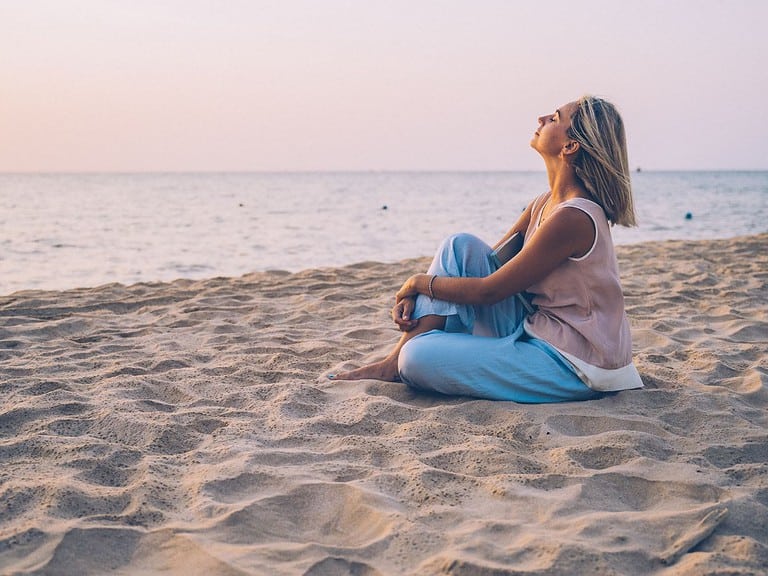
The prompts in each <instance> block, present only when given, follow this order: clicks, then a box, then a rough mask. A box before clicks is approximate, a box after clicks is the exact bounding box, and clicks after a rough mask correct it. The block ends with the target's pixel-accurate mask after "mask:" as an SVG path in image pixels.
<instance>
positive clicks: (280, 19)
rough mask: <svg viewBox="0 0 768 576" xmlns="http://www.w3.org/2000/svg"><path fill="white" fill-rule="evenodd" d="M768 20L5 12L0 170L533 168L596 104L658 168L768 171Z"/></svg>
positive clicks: (255, 1) (712, 4) (421, 3)
mask: <svg viewBox="0 0 768 576" xmlns="http://www.w3.org/2000/svg"><path fill="white" fill-rule="evenodd" d="M766 22H768V2H765V1H763V0H728V1H725V0H723V1H715V0H689V1H683V0H677V1H674V0H666V1H661V0H650V1H642V2H639V1H637V2H618V1H616V0H589V1H586V2H574V1H569V2H565V1H560V0H558V1H551V2H546V1H514V0H506V1H504V0H443V1H438V0H434V1H433V0H408V1H405V0H386V1H379V0H355V1H345V0H274V1H267V0H263V1H262V0H154V1H151V0H0V85H2V97H0V171H5V172H9V171H208V170H222V171H225V170H244V171H250V170H270V171H271V170H529V169H542V168H543V166H542V163H541V160H540V159H539V157H538V156H537V155H536V153H535V152H533V151H532V150H531V149H530V148H529V145H528V144H529V141H530V138H531V135H532V133H533V131H534V130H535V128H536V117H537V116H539V115H541V114H543V113H546V112H549V111H551V110H553V109H554V108H556V107H557V106H559V105H560V104H563V103H564V102H567V101H569V100H572V99H575V98H576V97H578V96H580V95H581V94H583V93H587V92H588V93H594V94H598V95H601V96H605V97H607V98H608V99H610V100H612V101H614V102H615V103H616V104H617V105H618V106H619V108H620V110H621V111H622V112H623V114H624V119H625V122H626V124H627V130H628V134H629V150H630V163H631V164H632V166H633V167H634V166H642V168H644V169H647V170H661V169H663V170H670V169H694V170H706V169H762V170H765V169H768V151H767V149H768V146H767V145H768V112H767V111H766V110H767V109H768V98H766V93H768V63H766V62H765V57H766V55H768V32H767V31H766V30H767V28H766Z"/></svg>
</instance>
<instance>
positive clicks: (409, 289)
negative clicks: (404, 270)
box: [395, 274, 429, 302]
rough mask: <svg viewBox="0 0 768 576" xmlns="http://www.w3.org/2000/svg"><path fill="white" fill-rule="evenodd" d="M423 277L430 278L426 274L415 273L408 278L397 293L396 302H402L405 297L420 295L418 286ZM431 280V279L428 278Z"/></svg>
mask: <svg viewBox="0 0 768 576" xmlns="http://www.w3.org/2000/svg"><path fill="white" fill-rule="evenodd" d="M423 278H427V279H428V278H429V276H427V275H426V274H414V275H413V276H411V277H410V278H408V280H406V281H405V282H404V283H403V285H402V286H401V287H400V290H398V291H397V294H395V302H400V300H402V299H403V298H409V297H413V296H418V295H419V290H418V289H417V286H418V285H419V280H421V279H423ZM427 281H429V280H427Z"/></svg>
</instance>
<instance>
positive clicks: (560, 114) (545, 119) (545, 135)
mask: <svg viewBox="0 0 768 576" xmlns="http://www.w3.org/2000/svg"><path fill="white" fill-rule="evenodd" d="M577 108H578V103H577V102H569V103H568V104H565V105H564V106H561V107H560V108H558V109H557V110H555V111H554V112H553V113H552V114H547V115H546V116H539V129H538V130H536V133H535V134H534V135H533V138H532V139H531V147H532V148H533V149H534V150H536V151H537V152H538V153H539V154H541V155H542V156H558V155H559V154H560V152H562V151H563V148H564V147H565V145H566V144H568V142H570V141H571V139H570V138H569V137H568V129H569V128H570V127H571V116H572V115H573V113H574V112H576V109H577Z"/></svg>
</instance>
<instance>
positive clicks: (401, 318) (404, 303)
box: [392, 296, 419, 332]
mask: <svg viewBox="0 0 768 576" xmlns="http://www.w3.org/2000/svg"><path fill="white" fill-rule="evenodd" d="M415 306H416V297H415V296H408V297H407V298H403V299H402V300H398V301H397V302H396V303H395V306H394V307H393V308H392V320H394V321H395V324H397V327H398V328H400V330H401V331H402V332H410V331H411V330H413V329H414V328H416V326H417V325H418V323H419V319H418V318H417V319H415V320H412V319H411V315H412V314H413V309H414V307H415Z"/></svg>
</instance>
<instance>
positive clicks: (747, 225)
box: [0, 172, 768, 294]
mask: <svg viewBox="0 0 768 576" xmlns="http://www.w3.org/2000/svg"><path fill="white" fill-rule="evenodd" d="M633 187H634V193H635V203H636V209H637V214H638V219H639V223H640V225H639V226H638V227H636V228H632V229H626V228H621V227H615V228H614V229H613V236H614V241H615V242H616V243H617V244H629V243H638V242H646V241H656V240H667V239H703V238H728V237H733V236H740V235H747V234H756V233H760V232H765V231H767V230H768V172H640V173H635V174H633ZM546 189H547V178H546V174H545V173H544V172H436V173H431V172H407V173H406V172H403V173H401V172H351V173H344V172H340V173H331V172H327V173H326V172H322V173H168V174H0V206H1V207H2V208H1V210H0V294H9V293H12V292H15V291H17V290H24V289H45V290H62V289H68V288H74V287H81V286H97V285H101V284H106V283H111V282H120V283H124V284H133V283H136V282H152V281H170V280H174V279H176V278H192V279H198V278H207V277H213V276H239V275H242V274H246V273H249V272H254V271H263V270H288V271H299V270H303V269H307V268H322V267H336V266H344V265H348V264H354V263H357V262H363V261H380V262H394V261H399V260H402V259H405V258H411V257H416V256H429V255H431V254H432V253H433V251H434V250H435V248H436V247H437V245H438V243H439V242H440V240H441V239H442V238H443V237H445V236H446V235H448V234H450V233H453V232H471V233H473V234H477V235H478V236H480V237H481V238H483V239H485V240H486V241H487V242H488V243H490V244H492V243H494V242H496V240H498V239H499V238H500V237H501V236H502V235H503V234H504V233H505V232H506V230H507V229H508V228H509V227H510V226H511V225H512V224H513V223H514V222H515V220H516V219H517V217H518V216H519V214H520V213H521V212H522V210H523V209H524V208H525V206H526V205H527V203H528V202H529V201H530V200H531V199H533V198H534V197H535V196H537V195H538V194H540V193H542V192H544V191H546ZM692 257H695V255H692Z"/></svg>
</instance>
